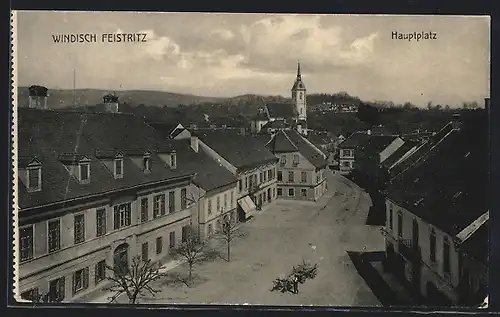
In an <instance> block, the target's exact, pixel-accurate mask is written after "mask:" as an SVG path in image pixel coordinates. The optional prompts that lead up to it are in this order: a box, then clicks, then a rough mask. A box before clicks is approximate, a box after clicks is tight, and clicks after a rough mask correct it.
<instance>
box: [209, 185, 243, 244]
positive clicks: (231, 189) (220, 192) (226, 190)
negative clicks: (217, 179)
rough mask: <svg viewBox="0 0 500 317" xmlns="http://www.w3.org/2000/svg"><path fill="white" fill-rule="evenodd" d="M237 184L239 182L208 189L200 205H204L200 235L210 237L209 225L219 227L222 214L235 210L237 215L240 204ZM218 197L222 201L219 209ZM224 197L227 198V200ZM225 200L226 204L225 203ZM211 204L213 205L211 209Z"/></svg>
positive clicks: (214, 227)
mask: <svg viewBox="0 0 500 317" xmlns="http://www.w3.org/2000/svg"><path fill="white" fill-rule="evenodd" d="M236 185H237V183H234V184H231V185H228V186H224V187H222V188H218V189H214V190H211V191H208V192H207V193H206V194H205V197H204V198H203V200H202V202H201V204H200V206H202V208H201V211H200V235H201V237H202V238H203V239H206V238H208V226H209V225H211V226H212V228H213V229H214V230H215V229H216V228H217V224H216V222H217V220H218V219H220V217H221V216H224V215H226V214H230V213H233V212H234V213H235V215H236V209H237V206H238V203H237V187H236ZM231 193H232V195H231ZM231 197H232V199H231ZM217 198H219V201H220V209H219V210H217ZM224 198H226V200H225V199H224ZM225 201H226V204H225V203H224V202H225ZM209 205H211V207H210V209H209ZM236 219H237V217H236Z"/></svg>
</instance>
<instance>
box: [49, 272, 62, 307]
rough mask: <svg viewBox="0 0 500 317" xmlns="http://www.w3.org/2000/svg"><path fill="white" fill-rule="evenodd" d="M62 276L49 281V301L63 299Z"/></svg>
mask: <svg viewBox="0 0 500 317" xmlns="http://www.w3.org/2000/svg"><path fill="white" fill-rule="evenodd" d="M64 284H65V279H64V276H62V277H60V278H58V279H55V280H52V281H50V282H49V301H50V302H61V301H62V300H63V299H64V293H65V290H64V286H65V285H64Z"/></svg>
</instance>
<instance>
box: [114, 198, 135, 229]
mask: <svg viewBox="0 0 500 317" xmlns="http://www.w3.org/2000/svg"><path fill="white" fill-rule="evenodd" d="M130 213H131V205H130V203H126V204H121V205H118V206H114V208H113V216H114V228H115V230H117V229H120V228H123V227H127V226H130V216H131V215H130Z"/></svg>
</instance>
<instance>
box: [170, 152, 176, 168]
mask: <svg viewBox="0 0 500 317" xmlns="http://www.w3.org/2000/svg"><path fill="white" fill-rule="evenodd" d="M170 167H171V168H172V169H175V168H176V167H177V157H176V154H175V152H174V153H171V154H170Z"/></svg>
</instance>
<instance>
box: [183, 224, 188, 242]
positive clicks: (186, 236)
mask: <svg viewBox="0 0 500 317" xmlns="http://www.w3.org/2000/svg"><path fill="white" fill-rule="evenodd" d="M188 230H189V227H187V226H183V227H182V243H184V242H186V241H187V239H188Z"/></svg>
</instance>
